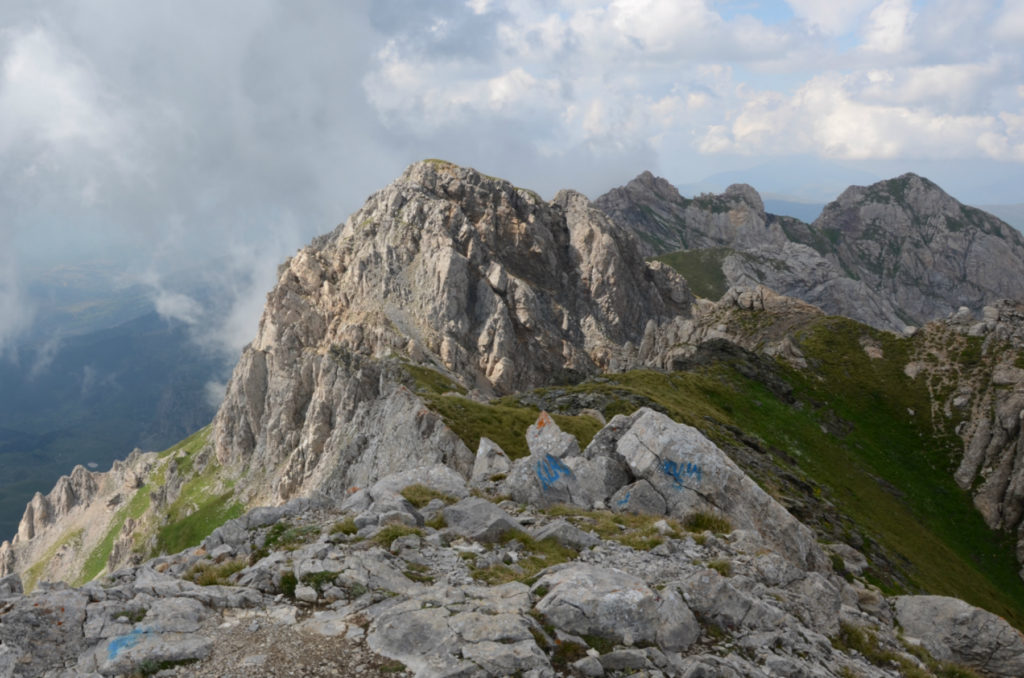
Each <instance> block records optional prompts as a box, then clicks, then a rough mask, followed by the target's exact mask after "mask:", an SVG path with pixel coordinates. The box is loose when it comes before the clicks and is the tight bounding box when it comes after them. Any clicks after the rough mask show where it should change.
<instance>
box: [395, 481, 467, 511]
mask: <svg viewBox="0 0 1024 678" xmlns="http://www.w3.org/2000/svg"><path fill="white" fill-rule="evenodd" d="M402 496H403V497H405V500H406V501H408V502H409V503H410V504H412V505H413V506H415V507H416V508H423V507H424V506H426V505H427V504H429V503H430V502H431V501H433V500H434V499H440V500H441V501H443V502H444V503H445V504H454V503H455V502H456V501H457V500H456V499H455V497H453V496H451V495H450V494H445V493H443V492H439V491H437V490H435V489H434V488H432V487H427V486H426V485H420V484H419V483H417V484H415V485H410V486H409V487H407V488H405V489H404V490H402Z"/></svg>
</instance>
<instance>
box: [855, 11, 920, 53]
mask: <svg viewBox="0 0 1024 678" xmlns="http://www.w3.org/2000/svg"><path fill="white" fill-rule="evenodd" d="M912 18H913V14H912V13H911V11H910V0H883V2H882V3H880V4H879V5H878V6H877V7H875V8H874V9H873V10H871V14H870V16H869V17H868V22H867V27H866V29H865V31H864V44H863V48H864V49H866V50H868V51H872V52H881V53H883V54H896V53H897V52H900V51H902V50H904V49H906V47H907V43H908V41H909V36H910V30H909V29H910V22H911V20H912Z"/></svg>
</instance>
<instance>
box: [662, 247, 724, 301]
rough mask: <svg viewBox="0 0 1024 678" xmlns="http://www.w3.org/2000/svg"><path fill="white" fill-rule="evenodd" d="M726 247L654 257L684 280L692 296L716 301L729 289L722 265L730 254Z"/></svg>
mask: <svg viewBox="0 0 1024 678" xmlns="http://www.w3.org/2000/svg"><path fill="white" fill-rule="evenodd" d="M732 252H733V250H731V249H730V248H728V247H712V248H708V249H703V250H682V251H679V252H670V253H668V254H663V255H661V256H659V257H655V259H656V260H657V261H660V262H662V263H665V264H667V265H669V266H671V267H672V268H674V269H675V270H676V272H677V273H679V275H681V276H683V277H684V278H686V282H687V283H688V284H689V286H690V289H691V290H692V291H693V293H694V294H696V295H697V296H700V297H704V298H705V299H711V300H713V301H717V300H718V299H721V298H722V295H723V294H725V291H726V290H727V289H728V288H729V282H728V280H726V277H725V273H723V272H722V263H723V262H724V261H725V258H726V257H727V256H729V255H730V254H732Z"/></svg>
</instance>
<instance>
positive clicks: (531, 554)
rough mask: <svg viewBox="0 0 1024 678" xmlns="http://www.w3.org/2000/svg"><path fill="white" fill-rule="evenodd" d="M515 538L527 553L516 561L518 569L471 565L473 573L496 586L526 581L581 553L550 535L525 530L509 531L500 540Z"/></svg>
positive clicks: (512, 539)
mask: <svg viewBox="0 0 1024 678" xmlns="http://www.w3.org/2000/svg"><path fill="white" fill-rule="evenodd" d="M513 541H515V542H518V543H519V544H521V545H522V551H523V553H524V554H525V555H524V557H522V558H520V559H519V560H518V561H516V564H515V565H516V567H515V568H512V567H509V566H508V565H491V566H490V567H486V568H471V573H472V575H473V576H474V577H475V578H476V579H480V580H481V581H485V582H487V583H488V584H490V585H492V586H495V585H498V584H505V583H507V582H510V581H526V580H528V579H530V578H532V577H534V576H536V575H537V573H538V572H540V571H541V570H543V569H544V568H547V567H551V566H552V565H557V564H558V563H564V562H566V561H569V560H572V559H573V558H575V557H576V556H578V555H579V552H578V551H576V550H575V549H572V548H569V547H568V546H563V545H562V544H559V543H558V542H557V541H555V540H554V539H551V538H550V537H549V538H547V539H541V540H537V539H534V538H533V537H531V536H530V535H528V534H527V533H525V532H523V531H522V530H509V531H508V532H506V533H505V534H503V535H502V536H501V539H500V542H499V543H501V544H505V545H507V544H510V543H511V542H513Z"/></svg>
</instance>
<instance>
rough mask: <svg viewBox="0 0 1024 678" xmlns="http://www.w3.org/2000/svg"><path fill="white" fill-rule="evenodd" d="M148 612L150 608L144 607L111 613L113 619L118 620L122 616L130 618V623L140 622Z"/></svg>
mask: <svg viewBox="0 0 1024 678" xmlns="http://www.w3.org/2000/svg"><path fill="white" fill-rule="evenodd" d="M147 612H148V610H147V609H146V608H144V607H136V608H128V609H125V610H121V611H120V612H115V613H114V614H113V615H111V619H115V620H116V619H118V618H120V617H125V618H126V619H127V620H128V623H129V624H138V623H139V622H140V621H142V620H143V619H145V618H146V613H147Z"/></svg>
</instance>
